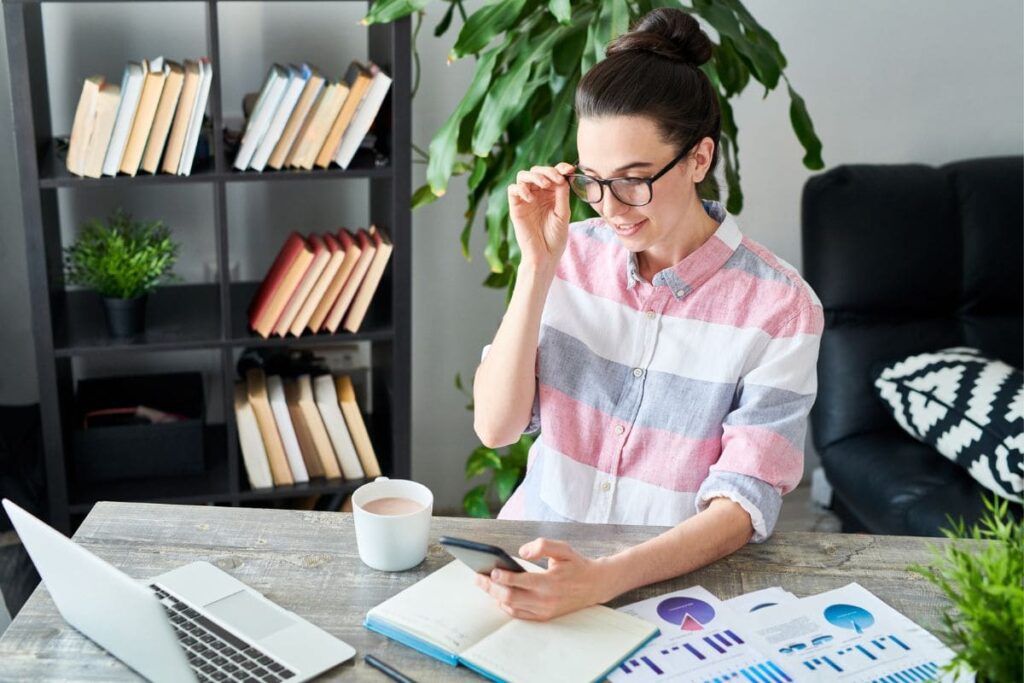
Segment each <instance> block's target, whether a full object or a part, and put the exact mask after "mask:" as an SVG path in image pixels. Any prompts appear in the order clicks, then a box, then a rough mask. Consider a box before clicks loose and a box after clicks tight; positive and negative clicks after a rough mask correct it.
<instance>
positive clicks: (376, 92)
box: [334, 64, 391, 168]
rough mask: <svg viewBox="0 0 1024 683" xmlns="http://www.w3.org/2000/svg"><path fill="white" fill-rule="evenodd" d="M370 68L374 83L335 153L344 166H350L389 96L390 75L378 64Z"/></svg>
mask: <svg viewBox="0 0 1024 683" xmlns="http://www.w3.org/2000/svg"><path fill="white" fill-rule="evenodd" d="M368 68H369V70H370V72H371V73H373V83H371V84H370V89H369V90H367V91H366V96H365V97H364V98H363V101H362V102H360V103H359V108H358V109H356V113H355V115H354V116H353V117H352V122H351V123H349V124H348V128H346V129H345V133H344V134H343V135H342V136H341V144H340V145H338V152H337V153H336V154H335V155H334V161H335V163H337V164H338V165H339V166H341V167H342V168H348V165H349V164H350V163H351V162H352V157H354V156H355V154H356V150H357V149H359V144H360V143H361V142H362V141H363V138H364V137H366V133H367V132H368V131H369V130H370V126H371V125H372V124H373V120H374V119H375V118H377V112H378V111H380V106H381V105H382V104H384V98H385V97H387V94H388V91H389V90H390V89H391V77H390V76H388V75H387V74H386V73H384V72H383V71H381V70H380V67H378V66H377V65H376V64H370V65H369V67H368Z"/></svg>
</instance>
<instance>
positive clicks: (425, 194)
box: [412, 185, 437, 209]
mask: <svg viewBox="0 0 1024 683" xmlns="http://www.w3.org/2000/svg"><path fill="white" fill-rule="evenodd" d="M436 200H437V195H436V194H434V193H433V191H432V190H431V189H430V185H423V186H421V187H419V188H417V189H416V191H415V192H413V193H412V208H414V209H416V208H418V207H421V206H424V205H425V204H430V203H431V202H433V201H436Z"/></svg>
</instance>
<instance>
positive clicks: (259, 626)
mask: <svg viewBox="0 0 1024 683" xmlns="http://www.w3.org/2000/svg"><path fill="white" fill-rule="evenodd" d="M205 610H206V611H207V612H209V613H210V614H212V615H213V616H215V617H217V618H218V619H220V620H221V621H223V622H224V623H226V624H229V625H230V626H231V628H233V629H235V630H236V631H238V632H239V633H240V634H242V635H244V636H247V637H248V638H250V639H252V640H262V639H263V638H266V637H267V636H269V635H270V634H272V633H277V632H278V631H280V630H281V629H283V628H286V627H288V626H291V625H292V624H294V623H295V619H294V618H292V617H291V616H289V615H288V614H287V613H285V612H284V611H283V610H281V609H278V608H277V607H274V606H273V605H268V604H267V603H265V602H264V601H262V600H260V599H259V598H255V597H253V596H252V595H250V594H249V592H248V591H244V590H241V591H238V592H237V593H235V594H234V595H229V596H228V597H226V598H221V599H220V600H217V601H216V602H211V603H210V604H208V605H206V607H205Z"/></svg>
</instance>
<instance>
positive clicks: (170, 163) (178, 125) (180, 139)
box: [161, 59, 202, 175]
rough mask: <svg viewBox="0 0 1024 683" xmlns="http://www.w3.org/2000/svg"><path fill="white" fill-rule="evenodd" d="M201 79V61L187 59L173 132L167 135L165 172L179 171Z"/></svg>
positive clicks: (163, 168) (175, 112) (163, 166)
mask: <svg viewBox="0 0 1024 683" xmlns="http://www.w3.org/2000/svg"><path fill="white" fill-rule="evenodd" d="M201 80H202V72H201V70H200V68H199V62H197V61H196V60H194V59H186V60H185V68H184V79H183V80H182V86H181V95H180V96H179V97H178V107H177V109H175V111H174V120H173V122H172V123H171V132H170V134H169V135H168V136H167V144H166V149H165V151H164V163H163V164H162V166H161V169H162V170H163V172H164V173H173V174H175V175H177V173H178V165H179V163H180V162H181V151H182V149H184V147H185V137H186V136H187V135H188V122H189V118H190V117H191V115H192V109H193V105H194V103H195V101H196V96H197V95H198V93H199V82H200V81H201Z"/></svg>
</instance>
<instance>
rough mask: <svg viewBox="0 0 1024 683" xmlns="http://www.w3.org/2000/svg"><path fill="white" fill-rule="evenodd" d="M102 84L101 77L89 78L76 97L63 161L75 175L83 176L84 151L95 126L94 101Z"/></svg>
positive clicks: (103, 80) (102, 79)
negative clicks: (76, 104)
mask: <svg viewBox="0 0 1024 683" xmlns="http://www.w3.org/2000/svg"><path fill="white" fill-rule="evenodd" d="M104 82H105V79H104V78H103V76H89V78H86V79H85V81H84V82H83V83H82V94H81V95H79V96H78V106H77V107H76V108H75V119H74V121H73V122H72V124H71V137H70V138H69V139H68V156H67V159H66V160H65V164H66V165H67V169H68V172H70V173H74V174H75V175H79V176H80V175H85V173H84V172H83V168H84V163H83V161H84V159H85V149H86V147H87V146H88V145H89V138H90V137H91V136H92V130H93V127H94V126H95V125H96V104H97V102H96V101H97V99H98V97H99V93H100V89H101V88H103V83H104Z"/></svg>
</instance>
